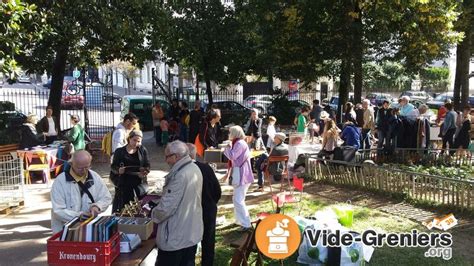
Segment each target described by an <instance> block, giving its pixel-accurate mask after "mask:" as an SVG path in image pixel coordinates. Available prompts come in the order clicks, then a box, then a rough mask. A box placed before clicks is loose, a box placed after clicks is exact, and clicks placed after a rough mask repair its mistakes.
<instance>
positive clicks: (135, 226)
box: [118, 217, 153, 240]
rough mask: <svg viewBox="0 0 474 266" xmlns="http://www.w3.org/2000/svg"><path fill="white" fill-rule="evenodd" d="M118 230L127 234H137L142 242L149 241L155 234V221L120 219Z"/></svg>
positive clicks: (148, 219) (130, 218) (132, 218)
mask: <svg viewBox="0 0 474 266" xmlns="http://www.w3.org/2000/svg"><path fill="white" fill-rule="evenodd" d="M118 230H119V231H120V232H122V233H125V234H137V235H139V236H140V239H141V240H147V239H149V238H150V236H151V233H153V221H152V220H151V219H150V218H139V217H120V218H119V220H118Z"/></svg>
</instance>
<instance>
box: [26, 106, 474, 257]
mask: <svg viewBox="0 0 474 266" xmlns="http://www.w3.org/2000/svg"><path fill="white" fill-rule="evenodd" d="M443 108H446V110H445V112H444V113H443V112H442V111H441V112H440V113H439V115H440V117H439V119H440V120H439V122H441V121H443V123H442V125H441V135H442V136H443V147H445V146H446V145H449V148H451V149H453V148H459V151H462V149H466V148H467V146H468V145H469V143H470V135H469V132H470V129H471V117H470V107H465V108H464V109H463V112H462V114H457V113H456V112H454V111H453V110H452V109H453V108H452V104H451V103H449V102H447V103H446V104H445V105H444V106H443ZM427 110H428V108H427V107H426V106H425V105H421V106H419V107H418V108H415V107H414V106H412V105H411V104H410V103H409V98H407V97H403V98H401V99H400V101H399V103H398V104H396V105H391V104H390V103H389V102H388V101H384V102H383V104H382V106H380V107H374V106H371V104H370V102H369V101H368V100H364V101H363V102H362V103H361V104H357V105H353V104H352V103H347V104H346V105H345V110H344V114H343V121H344V122H343V123H342V124H339V125H338V124H337V123H336V117H335V115H334V113H333V112H329V111H330V110H328V109H327V108H326V107H324V108H323V107H322V106H321V105H320V104H319V101H318V100H314V101H313V106H312V108H306V107H304V108H302V110H301V112H300V113H299V114H298V115H297V116H296V117H295V126H296V131H297V132H300V133H303V132H305V133H309V134H310V135H311V136H312V137H317V138H320V137H321V151H320V152H319V154H320V156H322V157H325V158H331V157H334V158H335V157H336V156H337V152H336V151H337V148H338V147H340V146H343V147H344V148H345V149H347V148H349V149H351V150H353V151H354V152H355V151H357V150H361V151H362V152H363V151H365V150H366V149H370V148H371V147H373V146H374V145H373V144H374V143H373V141H374V140H376V141H377V147H378V148H379V150H380V152H391V151H393V149H394V148H395V147H411V146H410V145H413V146H414V147H418V148H427V147H429V145H430V135H429V132H430V121H429V118H428V117H427V116H426V115H425V114H426V112H427ZM50 116H51V114H50V113H48V112H47V115H46V117H45V118H44V119H43V122H41V123H40V124H41V126H40V127H39V128H40V129H41V131H40V132H42V133H43V136H44V140H46V137H50V138H49V140H51V139H54V138H53V137H54V132H57V129H56V126H55V124H54V123H51V120H52V121H54V118H51V117H50ZM442 116H444V117H442ZM153 118H154V126H155V136H156V139H155V140H156V143H157V144H158V145H160V146H165V149H164V158H163V160H164V161H165V162H166V163H167V164H168V165H169V167H170V170H169V172H168V174H167V175H166V176H165V184H164V187H163V195H162V197H161V199H160V200H159V201H158V202H157V205H156V206H155V207H154V208H153V210H152V212H151V218H152V219H153V221H154V222H155V223H156V224H157V230H158V231H157V232H158V233H157V239H156V242H157V247H158V257H157V261H156V264H157V265H188V264H189V265H193V263H194V256H195V253H196V249H197V244H198V243H199V242H201V246H202V265H212V264H213V259H214V246H215V226H216V215H217V204H218V201H219V199H220V197H221V186H220V183H219V180H218V179H217V177H216V175H215V172H214V170H213V169H212V168H211V167H210V166H209V164H207V163H205V162H203V153H202V150H200V149H204V150H206V149H211V148H217V147H219V144H222V143H223V141H222V136H221V133H222V130H221V128H222V126H221V125H220V119H221V112H220V110H219V109H217V108H214V107H211V108H210V109H209V110H208V111H207V112H206V113H205V112H204V111H203V110H202V109H201V105H200V103H199V102H197V103H196V104H195V106H194V109H193V110H192V111H191V112H189V111H188V110H187V105H186V104H183V103H178V101H174V102H173V104H172V106H171V108H170V110H168V112H167V113H165V112H164V111H163V109H162V108H161V106H160V105H159V104H157V105H155V106H154V108H153ZM71 122H72V123H73V125H74V127H73V130H71V132H73V133H71V134H70V138H71V139H73V138H74V137H73V136H78V135H79V136H80V133H78V132H77V131H80V128H77V129H76V128H75V127H76V126H77V125H78V122H79V121H78V120H77V117H71ZM276 123H277V118H276V117H273V116H270V117H268V124H267V126H266V134H265V135H266V136H268V140H267V141H266V142H264V141H263V136H264V134H262V130H263V128H264V127H263V126H264V125H263V124H264V122H263V119H262V118H261V117H259V113H258V110H256V109H252V110H251V114H250V116H249V118H248V121H247V122H246V123H245V124H244V125H243V127H241V126H239V125H235V126H231V127H230V128H229V132H228V133H229V134H228V141H227V142H224V143H225V144H224V146H225V147H224V148H223V151H222V153H223V155H224V156H225V157H227V158H228V160H229V163H228V174H227V175H226V177H227V178H228V183H229V184H230V185H232V187H233V196H232V202H233V206H234V208H233V209H234V217H235V224H237V225H238V226H239V229H238V231H247V230H249V229H250V228H251V217H250V214H249V210H248V208H247V205H246V195H247V193H248V190H249V188H250V186H251V184H253V183H254V179H255V177H254V172H255V173H256V179H257V185H258V188H257V189H256V192H263V191H264V184H265V182H264V181H266V180H265V178H264V173H265V172H269V173H270V175H271V178H272V180H273V181H278V180H281V178H282V173H283V171H284V170H285V169H284V168H285V165H284V164H283V163H282V162H273V163H269V161H268V159H269V157H272V156H287V155H288V153H289V151H288V145H287V144H285V140H286V139H287V136H286V134H285V133H283V132H279V131H278V130H277V128H276V127H275V124H276ZM32 124H34V123H32ZM137 125H138V118H137V116H136V115H134V114H133V113H129V114H127V115H125V117H124V118H123V121H122V122H121V123H120V124H119V125H117V127H116V129H115V130H114V131H113V134H112V147H113V149H112V156H111V157H112V160H111V172H110V180H111V181H112V183H113V185H114V187H115V194H114V197H113V198H112V196H111V193H110V191H109V190H108V189H107V187H106V186H105V183H104V181H103V180H102V179H101V178H100V176H99V175H98V174H97V173H96V172H94V171H93V170H91V169H90V167H91V160H92V157H91V156H90V154H89V153H88V152H87V151H85V150H83V144H81V143H78V144H77V145H75V147H76V146H77V149H76V151H75V152H74V153H72V158H71V163H70V167H69V168H67V169H65V170H64V172H63V173H61V174H60V175H59V176H58V177H57V178H56V181H55V182H54V184H53V187H52V190H51V199H52V202H53V208H52V221H51V223H52V229H53V232H58V231H60V230H61V229H62V224H64V223H65V222H67V221H68V220H70V219H71V218H72V217H74V216H78V215H81V214H87V215H95V214H97V213H100V212H104V211H105V210H106V209H107V207H108V206H109V205H112V211H113V213H121V211H122V210H123V208H124V206H125V205H126V204H128V203H129V202H130V201H133V200H134V199H136V198H138V199H141V198H142V197H143V196H144V195H146V192H147V190H148V182H147V175H148V174H149V173H150V170H151V169H152V165H151V164H150V160H149V152H148V150H147V149H146V148H145V147H144V146H143V145H142V140H143V134H142V132H141V131H139V129H138V128H137ZM26 127H28V128H29V129H31V130H32V131H33V130H36V127H34V126H30V125H26ZM34 134H37V133H34ZM377 139H378V140H377ZM341 143H342V144H341ZM195 144H196V145H195ZM252 150H261V151H262V153H261V155H259V156H257V157H255V158H252ZM451 151H453V150H451ZM226 181H227V180H226ZM189 210H192V211H189Z"/></svg>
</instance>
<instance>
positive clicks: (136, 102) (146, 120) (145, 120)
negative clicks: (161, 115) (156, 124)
mask: <svg viewBox="0 0 474 266" xmlns="http://www.w3.org/2000/svg"><path fill="white" fill-rule="evenodd" d="M156 102H157V103H159V104H160V105H161V107H162V108H163V111H164V112H165V114H166V113H167V112H168V109H169V107H170V103H168V101H165V100H162V99H156ZM152 108H153V98H152V96H151V95H125V96H123V97H122V104H121V108H120V109H121V110H122V111H121V113H120V120H121V121H122V120H123V117H124V116H125V115H126V114H128V113H130V112H132V113H134V114H135V115H136V116H138V123H139V124H140V128H141V130H151V129H153V118H152V116H151V110H152Z"/></svg>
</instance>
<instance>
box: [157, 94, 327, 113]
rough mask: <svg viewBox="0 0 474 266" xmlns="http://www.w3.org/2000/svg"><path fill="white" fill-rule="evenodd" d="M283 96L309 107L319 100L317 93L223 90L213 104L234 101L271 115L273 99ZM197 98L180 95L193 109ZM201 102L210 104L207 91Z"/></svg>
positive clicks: (213, 96) (163, 96)
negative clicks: (246, 93)
mask: <svg viewBox="0 0 474 266" xmlns="http://www.w3.org/2000/svg"><path fill="white" fill-rule="evenodd" d="M281 95H283V96H285V97H288V99H289V100H291V101H300V102H301V103H302V104H304V105H308V106H312V103H313V100H315V99H318V95H317V93H316V92H299V93H298V94H295V95H291V96H289V95H286V94H285V93H284V92H283V94H252V95H248V96H247V97H244V96H246V95H244V94H243V93H242V92H239V91H232V90H222V91H215V92H213V93H212V100H213V102H218V101H234V102H237V103H239V104H241V105H242V106H244V107H247V108H256V109H258V110H259V111H260V113H262V114H271V110H270V109H269V107H270V106H271V105H272V102H273V99H274V98H275V97H277V96H281ZM196 96H197V95H196V94H195V93H194V92H193V91H184V92H183V93H180V97H179V100H180V101H184V102H186V103H187V104H188V106H189V107H190V108H192V106H193V105H194V102H195V101H196V98H197V97H196ZM156 97H157V98H160V97H161V98H164V99H165V95H164V94H162V93H159V92H157V94H156ZM199 100H201V102H204V103H208V102H209V99H208V96H207V94H206V93H205V90H201V91H200V94H199Z"/></svg>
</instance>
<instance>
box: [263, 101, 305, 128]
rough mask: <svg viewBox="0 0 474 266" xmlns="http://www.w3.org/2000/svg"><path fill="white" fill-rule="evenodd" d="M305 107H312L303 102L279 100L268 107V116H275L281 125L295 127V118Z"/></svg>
mask: <svg viewBox="0 0 474 266" xmlns="http://www.w3.org/2000/svg"><path fill="white" fill-rule="evenodd" d="M303 106H307V107H311V105H310V104H309V103H308V102H305V101H303V100H288V99H287V98H284V97H282V98H277V99H275V100H274V101H273V103H272V104H271V105H270V106H269V107H268V114H269V115H273V116H275V117H276V119H277V123H278V124H280V125H293V120H294V118H295V116H296V115H297V114H298V113H300V112H301V108H303Z"/></svg>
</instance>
